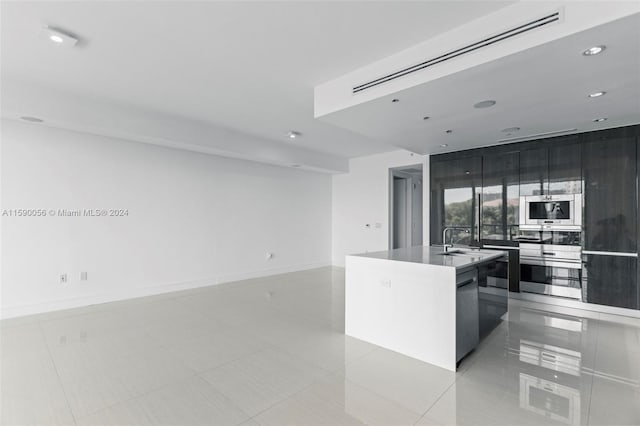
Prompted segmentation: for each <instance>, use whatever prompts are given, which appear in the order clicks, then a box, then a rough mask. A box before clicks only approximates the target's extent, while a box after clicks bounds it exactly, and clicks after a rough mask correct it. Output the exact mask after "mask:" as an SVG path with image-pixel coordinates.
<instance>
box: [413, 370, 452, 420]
mask: <svg viewBox="0 0 640 426" xmlns="http://www.w3.org/2000/svg"><path fill="white" fill-rule="evenodd" d="M455 384H456V382H455V381H454V382H453V383H451V384H450V385H449V386H447V388H446V389H445V390H444V391H443V392H442V393H441V394H440V395H439V396H438V397H437V398H436V399H435V401H433V403H432V404H431V405H430V406H429V408H427V410H426V411H425V412H424V413H422V415H421V416H420V418H419V419H418V420H416V421H415V423H414V426H415V425H417V424H418V423H420V420H422V419H423V418H424V417H425V416H426V415H427V413H428V412H429V411H431V409H432V408H433V407H435V405H436V404H437V403H438V401H440V400H441V399H442V397H443V396H444V395H445V394H446V393H447V392H449V389H451V388H452V387H453V386H454V385H455Z"/></svg>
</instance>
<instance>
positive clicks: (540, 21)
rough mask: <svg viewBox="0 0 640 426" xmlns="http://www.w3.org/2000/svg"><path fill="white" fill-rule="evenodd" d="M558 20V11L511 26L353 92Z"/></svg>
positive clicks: (369, 83) (374, 81) (354, 90)
mask: <svg viewBox="0 0 640 426" xmlns="http://www.w3.org/2000/svg"><path fill="white" fill-rule="evenodd" d="M559 20H560V11H557V12H554V13H552V14H550V15H547V16H545V17H542V18H540V19H536V20H534V21H531V22H528V23H526V24H524V25H520V26H518V27H515V28H511V29H510V30H507V31H504V32H501V33H500V34H496V35H494V36H492V37H489V38H485V39H484V40H480V41H477V42H475V43H472V44H469V45H467V46H464V47H461V48H459V49H456V50H452V51H451V52H447V53H445V54H443V55H440V56H437V57H435V58H431V59H428V60H426V61H424V62H421V63H419V64H417V65H414V66H412V67H409V68H405V69H402V70H400V71H396V72H394V73H392V74H388V75H385V76H384V77H380V78H376V79H375V80H371V81H369V82H366V83H363V84H361V85H359V86H356V87H354V88H353V93H354V94H355V93H359V92H362V91H363V90H367V89H370V88H372V87H374V86H378V85H379V84H382V83H386V82H389V81H391V80H395V79H396V78H400V77H404V76H405V75H408V74H412V73H414V72H416V71H420V70H423V69H425V68H428V67H431V66H433V65H436V64H439V63H442V62H445V61H448V60H450V59H453V58H456V57H458V56H461V55H464V54H467V53H470V52H473V51H475V50H478V49H482V48H483V47H487V46H490V45H492V44H495V43H498V42H500V41H503V40H507V39H509V38H511V37H515V36H517V35H520V34H523V33H526V32H528V31H531V30H535V29H536V28H540V27H543V26H545V25H549V24H551V23H553V22H556V21H559Z"/></svg>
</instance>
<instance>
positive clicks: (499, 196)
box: [481, 152, 520, 244]
mask: <svg viewBox="0 0 640 426" xmlns="http://www.w3.org/2000/svg"><path fill="white" fill-rule="evenodd" d="M519 170H520V162H519V155H518V153H517V152H508V153H504V154H494V155H485V156H483V157H482V213H481V222H482V232H481V238H482V240H483V242H484V243H486V244H495V243H496V242H498V241H512V240H514V238H515V237H516V236H517V235H518V217H519V204H520V199H519V197H520V176H519Z"/></svg>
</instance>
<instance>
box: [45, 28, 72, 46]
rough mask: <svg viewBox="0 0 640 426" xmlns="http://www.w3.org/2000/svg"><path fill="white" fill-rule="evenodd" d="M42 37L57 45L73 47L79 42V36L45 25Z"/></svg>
mask: <svg viewBox="0 0 640 426" xmlns="http://www.w3.org/2000/svg"><path fill="white" fill-rule="evenodd" d="M40 37H42V38H43V39H45V40H47V41H48V42H50V43H52V44H54V45H56V46H65V47H73V46H75V45H76V44H78V37H76V36H74V35H73V34H71V33H70V32H68V31H65V30H61V29H60V28H54V27H44V28H42V31H41V33H40Z"/></svg>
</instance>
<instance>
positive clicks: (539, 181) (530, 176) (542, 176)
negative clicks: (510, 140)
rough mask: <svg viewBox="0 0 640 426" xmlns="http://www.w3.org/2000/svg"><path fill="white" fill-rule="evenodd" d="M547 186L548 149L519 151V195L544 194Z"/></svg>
mask: <svg viewBox="0 0 640 426" xmlns="http://www.w3.org/2000/svg"><path fill="white" fill-rule="evenodd" d="M548 187H549V149H548V148H537V149H527V150H525V151H521V152H520V196H525V195H545V194H546V191H547V189H548Z"/></svg>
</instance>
